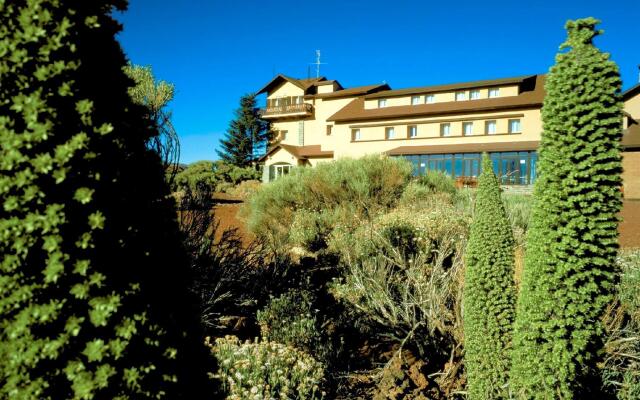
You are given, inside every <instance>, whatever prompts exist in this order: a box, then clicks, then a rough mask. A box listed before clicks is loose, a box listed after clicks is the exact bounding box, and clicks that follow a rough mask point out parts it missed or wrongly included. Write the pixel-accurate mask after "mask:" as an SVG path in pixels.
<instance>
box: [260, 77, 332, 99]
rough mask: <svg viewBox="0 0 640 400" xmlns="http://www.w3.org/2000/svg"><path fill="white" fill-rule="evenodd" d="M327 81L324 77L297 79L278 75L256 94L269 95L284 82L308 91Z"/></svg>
mask: <svg viewBox="0 0 640 400" xmlns="http://www.w3.org/2000/svg"><path fill="white" fill-rule="evenodd" d="M326 80H327V78H325V77H324V76H322V77H320V78H309V79H296V78H291V77H290V76H286V75H282V74H278V75H277V76H276V77H275V78H273V79H272V80H271V81H269V83H267V84H266V85H264V86H263V87H262V89H260V90H259V91H257V92H256V94H262V93H267V92H269V91H271V90H272V89H273V88H274V87H276V86H278V85H279V84H281V83H282V82H290V83H293V84H294V85H296V86H297V87H299V88H300V89H302V90H304V91H306V90H307V89H309V88H310V87H311V86H313V85H314V84H315V83H318V82H322V81H326Z"/></svg>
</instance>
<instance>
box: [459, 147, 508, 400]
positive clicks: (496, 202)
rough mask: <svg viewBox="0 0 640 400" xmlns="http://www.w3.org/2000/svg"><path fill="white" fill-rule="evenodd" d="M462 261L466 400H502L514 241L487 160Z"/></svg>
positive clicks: (497, 184) (505, 385)
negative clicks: (463, 261)
mask: <svg viewBox="0 0 640 400" xmlns="http://www.w3.org/2000/svg"><path fill="white" fill-rule="evenodd" d="M482 163H483V168H482V173H481V174H480V177H479V179H478V192H477V195H476V203H475V214H474V217H473V223H472V224H471V233H470V235H469V244H468V245H467V249H466V255H465V261H466V266H465V275H464V346H465V354H464V364H465V368H466V371H467V379H468V384H467V393H468V397H469V399H506V398H508V397H509V396H508V391H507V385H508V382H509V379H508V373H509V366H510V356H511V354H510V353H509V351H510V347H511V336H512V330H513V326H512V324H513V320H514V318H515V300H516V290H515V282H514V269H515V260H514V239H513V233H512V232H511V225H510V224H509V221H508V220H507V213H506V211H505V207H504V204H503V203H502V199H501V196H500V183H499V182H498V178H496V176H495V174H494V173H493V168H492V167H491V159H490V158H489V157H488V156H487V155H486V154H485V155H484V156H483V160H482Z"/></svg>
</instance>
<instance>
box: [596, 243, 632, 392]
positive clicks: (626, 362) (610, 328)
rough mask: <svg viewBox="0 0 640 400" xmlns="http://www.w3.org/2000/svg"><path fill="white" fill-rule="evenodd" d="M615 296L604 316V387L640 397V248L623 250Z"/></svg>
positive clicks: (607, 390)
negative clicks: (605, 335) (605, 332)
mask: <svg viewBox="0 0 640 400" xmlns="http://www.w3.org/2000/svg"><path fill="white" fill-rule="evenodd" d="M618 265H619V267H620V270H621V279H620V283H619V285H618V287H617V291H616V300H615V301H614V302H612V303H611V305H610V306H609V308H608V309H607V313H606V315H605V318H604V322H605V327H606V329H607V339H606V341H605V346H604V348H605V356H604V361H603V362H602V365H601V367H600V369H601V375H602V383H603V388H604V390H605V391H606V392H607V393H608V394H610V395H611V396H612V397H615V398H617V399H619V400H631V399H638V398H640V300H639V299H640V250H638V249H636V250H631V251H624V252H621V254H620V256H619V257H618Z"/></svg>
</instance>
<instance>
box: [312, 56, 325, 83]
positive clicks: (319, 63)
mask: <svg viewBox="0 0 640 400" xmlns="http://www.w3.org/2000/svg"><path fill="white" fill-rule="evenodd" d="M311 64H313V65H315V66H316V78H320V65H326V64H327V63H323V62H320V50H316V62H314V63H311Z"/></svg>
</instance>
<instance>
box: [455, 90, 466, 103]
mask: <svg viewBox="0 0 640 400" xmlns="http://www.w3.org/2000/svg"><path fill="white" fill-rule="evenodd" d="M466 98H467V94H466V93H465V92H456V101H460V100H466Z"/></svg>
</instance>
